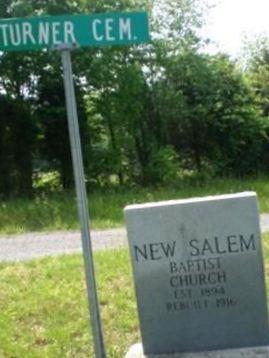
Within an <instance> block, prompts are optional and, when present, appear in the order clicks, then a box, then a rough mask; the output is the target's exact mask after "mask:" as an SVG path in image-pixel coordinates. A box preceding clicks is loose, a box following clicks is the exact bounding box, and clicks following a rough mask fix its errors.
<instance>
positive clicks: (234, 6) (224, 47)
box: [202, 0, 269, 57]
mask: <svg viewBox="0 0 269 358" xmlns="http://www.w3.org/2000/svg"><path fill="white" fill-rule="evenodd" d="M208 2H209V4H214V3H216V4H217V5H216V6H215V7H214V8H213V9H211V10H210V11H209V14H208V16H207V17H206V21H207V25H206V26H205V27H204V29H203V30H202V35H203V36H205V37H207V36H208V37H209V38H210V39H211V40H213V41H214V44H211V45H210V46H209V47H208V51H209V52H213V53H214V52H215V51H216V50H221V51H224V52H227V53H229V54H230V55H231V56H233V57H236V56H237V55H239V54H240V51H241V50H242V44H243V39H244V37H245V36H247V37H248V38H250V39H251V38H254V36H255V35H257V34H263V35H265V34H267V35H268V36H269V0H208Z"/></svg>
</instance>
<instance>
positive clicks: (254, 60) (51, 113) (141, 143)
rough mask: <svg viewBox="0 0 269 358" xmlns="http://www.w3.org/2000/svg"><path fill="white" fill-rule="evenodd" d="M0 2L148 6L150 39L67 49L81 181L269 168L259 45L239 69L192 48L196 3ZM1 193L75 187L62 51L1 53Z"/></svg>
mask: <svg viewBox="0 0 269 358" xmlns="http://www.w3.org/2000/svg"><path fill="white" fill-rule="evenodd" d="M151 4H152V2H151V1H149V0H120V1H117V2H114V1H109V0H96V1H93V0H87V1H84V0H77V1H69V0H63V1H61V2H55V1H54V0H47V1H43V0H27V1H26V0H17V1H14V0H5V1H3V2H2V3H1V6H0V16H1V17H7V18H9V17H23V16H36V15H39V14H50V15H55V14H64V13H92V12H105V11H132V10H141V9H143V10H147V11H148V12H149V14H150V17H151V31H152V42H151V43H150V44H148V45H143V46H136V47H116V48H103V49H80V50H77V51H75V52H74V53H73V54H72V57H73V67H74V80H75V84H76V96H77V103H78V110H79V120H80V129H81V135H82V144H83V152H84V162H85V171H86V177H87V182H88V184H89V185H107V184H109V183H111V181H113V182H115V183H118V184H119V185H123V184H133V183H135V184H141V185H144V184H158V183H170V182H176V181H177V180H178V179H179V178H181V177H184V176H192V175H193V176H195V175H198V176H209V177H211V176H240V177H244V176H247V175H255V174H258V173H261V172H263V173H266V172H267V171H268V165H269V162H268V161H269V156H268V147H269V139H268V135H269V125H268V115H269V82H268V80H267V78H269V50H268V46H267V44H266V42H262V41H261V42H260V43H259V44H258V45H257V46H256V47H254V49H253V50H252V51H251V53H250V56H249V57H248V62H247V67H246V69H245V70H244V71H243V70H242V69H241V68H240V67H239V66H238V65H237V64H236V63H235V62H234V61H232V60H231V59H230V58H229V57H228V56H226V55H223V54H218V55H208V54H205V53H203V52H202V51H201V48H202V46H203V40H202V39H200V38H199V37H198V36H197V29H198V28H199V27H200V26H202V22H203V14H204V11H205V4H204V3H203V2H202V1H199V0H171V1H164V0H158V1H157V0H156V1H154V7H152V5H151ZM0 86H1V95H0V108H1V111H0V173H1V176H0V196H1V197H9V196H14V195H31V194H32V193H33V186H34V182H36V181H37V179H38V178H40V177H42V175H44V173H50V172H55V173H58V174H59V183H60V184H59V185H60V186H61V187H62V188H63V189H69V188H71V187H72V186H73V182H72V178H73V174H72V165H71V157H70V149H69V139H68V130H67V120H66V110H65V100H64V89H63V80H62V71H61V61H60V55H59V54H58V53H56V52H49V51H44V52H29V53H5V54H1V56H0Z"/></svg>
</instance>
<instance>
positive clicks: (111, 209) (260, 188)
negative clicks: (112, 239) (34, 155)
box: [0, 177, 269, 235]
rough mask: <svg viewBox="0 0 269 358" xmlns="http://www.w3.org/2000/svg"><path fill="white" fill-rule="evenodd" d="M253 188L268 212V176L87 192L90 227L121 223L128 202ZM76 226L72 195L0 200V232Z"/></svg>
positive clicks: (70, 228) (66, 228)
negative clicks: (173, 185)
mask: <svg viewBox="0 0 269 358" xmlns="http://www.w3.org/2000/svg"><path fill="white" fill-rule="evenodd" d="M245 190H254V191H256V192H257V194H258V197H259V203H260V209H261V212H269V177H261V178H259V179H249V180H244V181H241V180H239V179H238V180H235V179H227V178H225V179H216V180H210V181H203V182H201V181H200V182H199V181H190V180H189V181H184V182H179V183H178V185H177V186H176V187H170V188H129V189H127V188H122V189H110V190H108V189H104V190H103V191H102V190H97V191H94V192H90V193H89V209H90V217H91V224H92V227H93V228H110V227H117V226H121V225H123V224H124V220H123V208H124V206H125V205H127V204H133V203H141V202H148V201H153V200H169V199H178V198H187V197H194V196H205V195H214V194H223V193H233V192H240V191H245ZM78 228H79V224H78V220H77V208H76V201H75V198H74V195H73V194H70V193H54V194H50V195H40V196H38V197H36V198H34V199H32V200H27V199H17V200H11V201H5V202H0V235H6V234H15V233H23V232H29V231H53V230H75V229H78Z"/></svg>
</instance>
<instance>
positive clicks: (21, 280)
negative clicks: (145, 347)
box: [0, 250, 140, 358]
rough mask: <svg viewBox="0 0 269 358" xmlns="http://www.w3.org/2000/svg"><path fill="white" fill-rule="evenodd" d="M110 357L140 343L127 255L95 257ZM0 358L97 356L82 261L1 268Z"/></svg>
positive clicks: (70, 259)
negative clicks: (90, 330) (91, 333)
mask: <svg viewBox="0 0 269 358" xmlns="http://www.w3.org/2000/svg"><path fill="white" fill-rule="evenodd" d="M95 259H96V273H97V282H98V283H99V286H98V288H99V298H100V305H101V312H102V318H103V326H104V332H105V341H106V346H107V353H108V357H111V358H119V357H123V356H124V353H126V350H127V349H128V347H129V346H130V345H131V344H132V343H134V342H137V341H139V339H140V338H139V328H138V320H137V315H136V306H135V299H134V292H133V286H132V279H131V270H130V265H129V259H128V253H127V251H126V250H121V251H114V252H102V253H98V254H96V256H95ZM0 271H1V281H0V312H1V316H0V342H1V343H0V357H5V358H11V357H12V358H21V357H27V358H38V357H40V358H41V357H42V358H44V357H53V358H56V357H59V358H62V357H76V358H82V357H85V358H86V357H93V356H94V354H93V344H92V337H91V335H90V332H89V322H88V310H87V301H86V291H85V290H86V288H85V281H84V273H83V265H82V261H81V258H80V257H79V256H68V257H67V256H63V257H61V258H47V259H43V260H39V261H32V262H30V263H20V264H18V263H16V264H4V265H0Z"/></svg>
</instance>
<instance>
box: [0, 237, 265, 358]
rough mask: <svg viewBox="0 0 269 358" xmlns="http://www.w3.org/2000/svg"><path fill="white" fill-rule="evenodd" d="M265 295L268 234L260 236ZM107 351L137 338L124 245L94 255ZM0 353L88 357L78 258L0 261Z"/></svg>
mask: <svg viewBox="0 0 269 358" xmlns="http://www.w3.org/2000/svg"><path fill="white" fill-rule="evenodd" d="M263 246H264V259H265V269H266V280H267V294H268V298H269V234H267V235H264V245H263ZM95 263H96V276H97V283H98V292H99V300H100V306H101V315H102V319H103V328H104V333H105V342H106V348H107V355H108V357H109V358H119V357H123V356H124V354H125V353H126V351H127V350H128V348H129V346H130V345H131V344H132V343H134V342H138V341H139V340H140V336H139V326H138V319H137V313H136V304H135V298H134V290H133V283H132V277H131V276H132V275H131V268H130V261H129V256H128V252H127V250H119V251H106V252H99V253H96V254H95ZM0 275H1V280H0V312H1V315H0V342H1V344H0V357H5V358H21V357H27V358H39V357H40V358H44V357H45V358H50V357H52V358H57V357H59V358H62V357H70V358H71V357H76V358H84V357H85V358H86V357H93V356H94V355H93V345H92V338H91V335H90V332H89V324H88V311H87V301H86V288H85V281H84V273H83V265H82V261H81V257H80V256H77V255H73V256H62V257H58V258H46V259H43V260H35V261H32V262H29V263H16V264H1V265H0Z"/></svg>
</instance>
